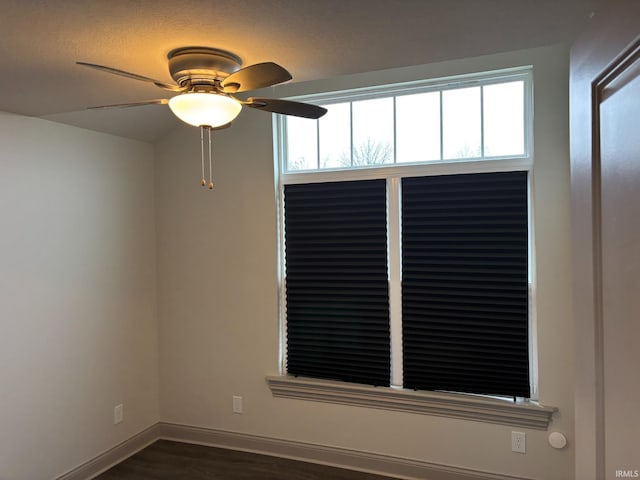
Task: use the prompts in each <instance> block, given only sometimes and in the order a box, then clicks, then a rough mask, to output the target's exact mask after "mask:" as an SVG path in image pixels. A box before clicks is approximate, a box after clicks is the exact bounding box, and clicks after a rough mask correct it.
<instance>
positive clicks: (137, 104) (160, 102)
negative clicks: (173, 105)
mask: <svg viewBox="0 0 640 480" xmlns="http://www.w3.org/2000/svg"><path fill="white" fill-rule="evenodd" d="M168 103H169V100H167V99H166V98H161V99H158V100H145V101H144V102H133V103H116V104H113V105H98V106H97V107H88V110H102V109H106V108H129V107H141V106H143V105H167V104H168Z"/></svg>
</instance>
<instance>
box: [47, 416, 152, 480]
mask: <svg viewBox="0 0 640 480" xmlns="http://www.w3.org/2000/svg"><path fill="white" fill-rule="evenodd" d="M159 430H160V424H159V423H156V424H155V425H152V426H150V427H149V428H147V429H145V430H143V431H142V432H140V433H138V434H137V435H134V436H133V437H131V438H129V439H128V440H125V441H124V442H122V443H120V444H118V445H116V446H115V447H113V448H110V449H109V450H107V451H106V452H104V453H101V454H100V455H98V456H97V457H94V458H92V459H91V460H89V461H88V462H85V463H83V464H82V465H79V466H77V467H76V468H74V469H73V470H70V471H68V472H67V473H65V474H64V475H62V476H61V477H58V478H56V480H87V479H90V478H93V477H96V476H98V475H99V474H101V473H102V472H104V471H105V470H108V469H109V468H111V467H113V466H114V465H116V464H118V463H120V462H122V461H123V460H125V459H126V458H129V457H130V456H131V455H134V454H135V453H137V452H139V451H140V450H142V449H143V448H145V447H148V446H149V445H151V444H152V443H153V442H155V441H156V440H158V439H159V438H161V437H160V436H159V434H158V432H159Z"/></svg>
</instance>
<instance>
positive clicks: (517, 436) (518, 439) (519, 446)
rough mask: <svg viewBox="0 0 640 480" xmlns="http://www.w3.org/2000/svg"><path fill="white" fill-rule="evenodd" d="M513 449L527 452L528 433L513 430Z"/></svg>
mask: <svg viewBox="0 0 640 480" xmlns="http://www.w3.org/2000/svg"><path fill="white" fill-rule="evenodd" d="M511 451H512V452H516V453H527V434H526V433H524V432H511Z"/></svg>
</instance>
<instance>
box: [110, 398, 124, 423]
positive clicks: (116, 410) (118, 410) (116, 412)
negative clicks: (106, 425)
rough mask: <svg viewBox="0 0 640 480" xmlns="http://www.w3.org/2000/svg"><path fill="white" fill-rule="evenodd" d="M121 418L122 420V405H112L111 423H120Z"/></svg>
mask: <svg viewBox="0 0 640 480" xmlns="http://www.w3.org/2000/svg"><path fill="white" fill-rule="evenodd" d="M122 420H124V407H123V406H122V404H121V403H120V404H118V405H116V406H115V407H113V424H114V425H117V424H118V423H122Z"/></svg>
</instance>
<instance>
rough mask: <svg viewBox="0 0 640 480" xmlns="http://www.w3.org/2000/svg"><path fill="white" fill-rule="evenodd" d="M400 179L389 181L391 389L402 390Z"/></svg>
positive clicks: (392, 178) (393, 178)
mask: <svg viewBox="0 0 640 480" xmlns="http://www.w3.org/2000/svg"><path fill="white" fill-rule="evenodd" d="M400 188H401V184H400V178H399V177H391V178H388V179H387V236H388V240H387V241H388V257H389V258H388V262H389V329H390V334H391V359H390V361H391V386H392V387H399V388H402V385H403V380H402V378H403V368H402V361H403V353H402V251H401V211H400V205H401V202H400V195H401V192H400Z"/></svg>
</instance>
